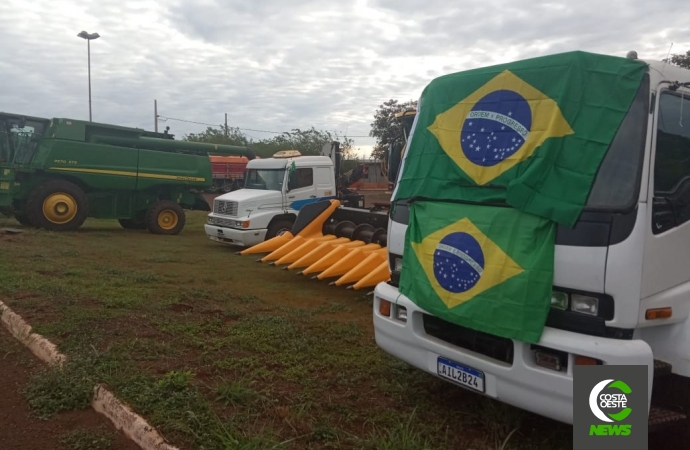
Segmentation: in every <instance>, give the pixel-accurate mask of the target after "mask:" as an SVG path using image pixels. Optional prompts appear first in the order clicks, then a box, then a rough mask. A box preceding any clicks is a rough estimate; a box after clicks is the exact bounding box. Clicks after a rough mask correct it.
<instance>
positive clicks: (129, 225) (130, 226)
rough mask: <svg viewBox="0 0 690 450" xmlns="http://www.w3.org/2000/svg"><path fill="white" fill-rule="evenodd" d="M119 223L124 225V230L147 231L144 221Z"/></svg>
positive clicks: (133, 220)
mask: <svg viewBox="0 0 690 450" xmlns="http://www.w3.org/2000/svg"><path fill="white" fill-rule="evenodd" d="M117 221H118V222H120V225H122V228H124V229H125V230H145V229H146V222H144V219H118V220H117Z"/></svg>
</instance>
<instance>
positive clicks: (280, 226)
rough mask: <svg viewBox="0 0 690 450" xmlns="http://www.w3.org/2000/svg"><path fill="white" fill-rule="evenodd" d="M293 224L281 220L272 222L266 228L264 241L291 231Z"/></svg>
mask: <svg viewBox="0 0 690 450" xmlns="http://www.w3.org/2000/svg"><path fill="white" fill-rule="evenodd" d="M292 225H293V222H292V221H290V220H287V219H281V220H277V221H275V222H273V223H272V224H270V225H269V226H268V231H267V232H266V237H265V238H264V240H266V241H267V240H269V239H272V238H274V237H276V236H280V235H281V234H283V233H285V232H287V231H290V230H292Z"/></svg>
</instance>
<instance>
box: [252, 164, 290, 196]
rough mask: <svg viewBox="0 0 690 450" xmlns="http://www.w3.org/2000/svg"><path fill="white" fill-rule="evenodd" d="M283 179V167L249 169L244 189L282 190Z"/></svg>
mask: <svg viewBox="0 0 690 450" xmlns="http://www.w3.org/2000/svg"><path fill="white" fill-rule="evenodd" d="M284 181H285V169H249V170H247V179H246V181H245V182H244V187H245V189H263V190H265V191H282V190H283V182H284Z"/></svg>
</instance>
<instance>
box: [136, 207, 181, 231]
mask: <svg viewBox="0 0 690 450" xmlns="http://www.w3.org/2000/svg"><path fill="white" fill-rule="evenodd" d="M145 222H146V228H148V230H149V231H150V232H151V233H153V234H178V233H179V232H180V231H182V228H184V224H185V214H184V209H182V207H181V206H180V205H178V204H177V203H175V202H173V201H171V200H159V201H157V202H156V203H154V204H153V205H151V206H149V209H148V210H147V211H146V220H145Z"/></svg>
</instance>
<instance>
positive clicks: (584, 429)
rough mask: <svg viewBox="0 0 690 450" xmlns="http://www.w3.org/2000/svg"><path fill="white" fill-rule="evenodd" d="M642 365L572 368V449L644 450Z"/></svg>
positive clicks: (645, 425) (646, 372) (646, 368)
mask: <svg viewBox="0 0 690 450" xmlns="http://www.w3.org/2000/svg"><path fill="white" fill-rule="evenodd" d="M649 371H650V367H649V366H646V365H626V366H619V365H613V364H610V365H609V364H601V365H592V366H580V365H577V366H574V367H573V449H574V450H592V449H597V450H647V449H648V443H647V432H648V423H647V409H648V404H647V403H648V401H649V399H648V395H647V394H648V391H649V386H648V384H647V380H648V379H649V377H650V374H649Z"/></svg>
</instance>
